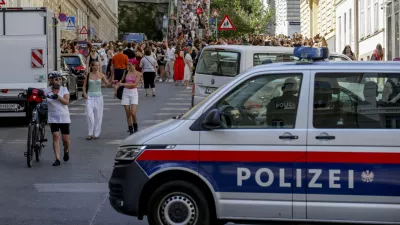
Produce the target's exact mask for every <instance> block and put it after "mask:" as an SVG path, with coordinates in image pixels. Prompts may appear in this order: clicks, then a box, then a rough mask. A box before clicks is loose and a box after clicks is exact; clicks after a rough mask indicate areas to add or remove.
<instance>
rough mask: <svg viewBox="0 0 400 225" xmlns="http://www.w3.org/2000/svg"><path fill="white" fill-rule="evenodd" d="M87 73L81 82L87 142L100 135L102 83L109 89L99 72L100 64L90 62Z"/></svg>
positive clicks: (102, 108) (109, 85) (105, 79)
mask: <svg viewBox="0 0 400 225" xmlns="http://www.w3.org/2000/svg"><path fill="white" fill-rule="evenodd" d="M90 70H91V71H92V72H90V73H89V75H87V76H86V77H85V80H84V81H83V87H82V90H83V97H84V98H85V100H86V117H87V122H88V130H89V131H88V133H89V135H88V137H87V138H86V139H87V140H92V139H93V138H94V139H99V136H100V133H101V124H102V122H103V110H104V100H103V94H102V92H101V86H102V83H103V82H104V84H106V86H108V87H111V83H108V82H107V78H106V75H104V74H103V73H101V72H100V63H99V62H97V61H94V62H92V64H91V65H90Z"/></svg>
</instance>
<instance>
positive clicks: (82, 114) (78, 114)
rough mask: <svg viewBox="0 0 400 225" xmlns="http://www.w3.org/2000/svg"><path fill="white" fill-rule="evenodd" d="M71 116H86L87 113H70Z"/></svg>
mask: <svg viewBox="0 0 400 225" xmlns="http://www.w3.org/2000/svg"><path fill="white" fill-rule="evenodd" d="M69 115H70V116H86V113H69Z"/></svg>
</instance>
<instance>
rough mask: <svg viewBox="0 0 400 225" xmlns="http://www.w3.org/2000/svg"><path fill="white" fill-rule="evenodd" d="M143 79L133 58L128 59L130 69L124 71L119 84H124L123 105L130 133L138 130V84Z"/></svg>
mask: <svg viewBox="0 0 400 225" xmlns="http://www.w3.org/2000/svg"><path fill="white" fill-rule="evenodd" d="M141 79H142V73H140V72H139V71H137V70H136V68H135V64H134V63H133V59H130V60H129V61H128V71H127V72H125V73H124V76H123V77H122V79H121V81H120V83H119V85H120V86H124V91H123V94H122V99H121V105H123V106H124V107H125V112H126V120H127V122H128V127H129V133H130V134H133V133H134V132H137V131H138V124H137V118H136V109H137V105H138V103H139V93H138V90H137V86H138V84H139V82H140V81H141Z"/></svg>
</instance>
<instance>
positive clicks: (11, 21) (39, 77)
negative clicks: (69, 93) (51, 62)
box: [0, 8, 48, 92]
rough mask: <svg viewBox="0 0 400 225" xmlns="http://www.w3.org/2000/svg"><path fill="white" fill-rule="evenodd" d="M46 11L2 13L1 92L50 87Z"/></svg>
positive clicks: (14, 10)
mask: <svg viewBox="0 0 400 225" xmlns="http://www.w3.org/2000/svg"><path fill="white" fill-rule="evenodd" d="M46 20H47V18H46V9H45V8H40V9H39V8H34V9H33V8H30V9H25V8H4V9H2V10H1V11H0V24H1V25H0V49H1V51H0V59H1V60H0V68H1V70H0V80H1V82H0V90H2V89H8V90H10V91H11V92H12V90H22V89H27V88H28V87H34V88H46V87H47V75H46V74H47V64H48V62H47V51H48V50H47V35H46V33H47V21H46Z"/></svg>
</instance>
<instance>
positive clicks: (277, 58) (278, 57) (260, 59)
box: [253, 53, 295, 66]
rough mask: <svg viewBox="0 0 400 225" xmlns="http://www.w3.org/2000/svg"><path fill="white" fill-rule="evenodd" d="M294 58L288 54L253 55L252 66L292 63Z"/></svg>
mask: <svg viewBox="0 0 400 225" xmlns="http://www.w3.org/2000/svg"><path fill="white" fill-rule="evenodd" d="M293 61H295V57H293V56H292V55H289V54H282V53H256V54H254V55H253V65H254V66H258V65H261V64H265V63H266V62H268V63H271V62H272V63H278V62H293Z"/></svg>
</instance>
